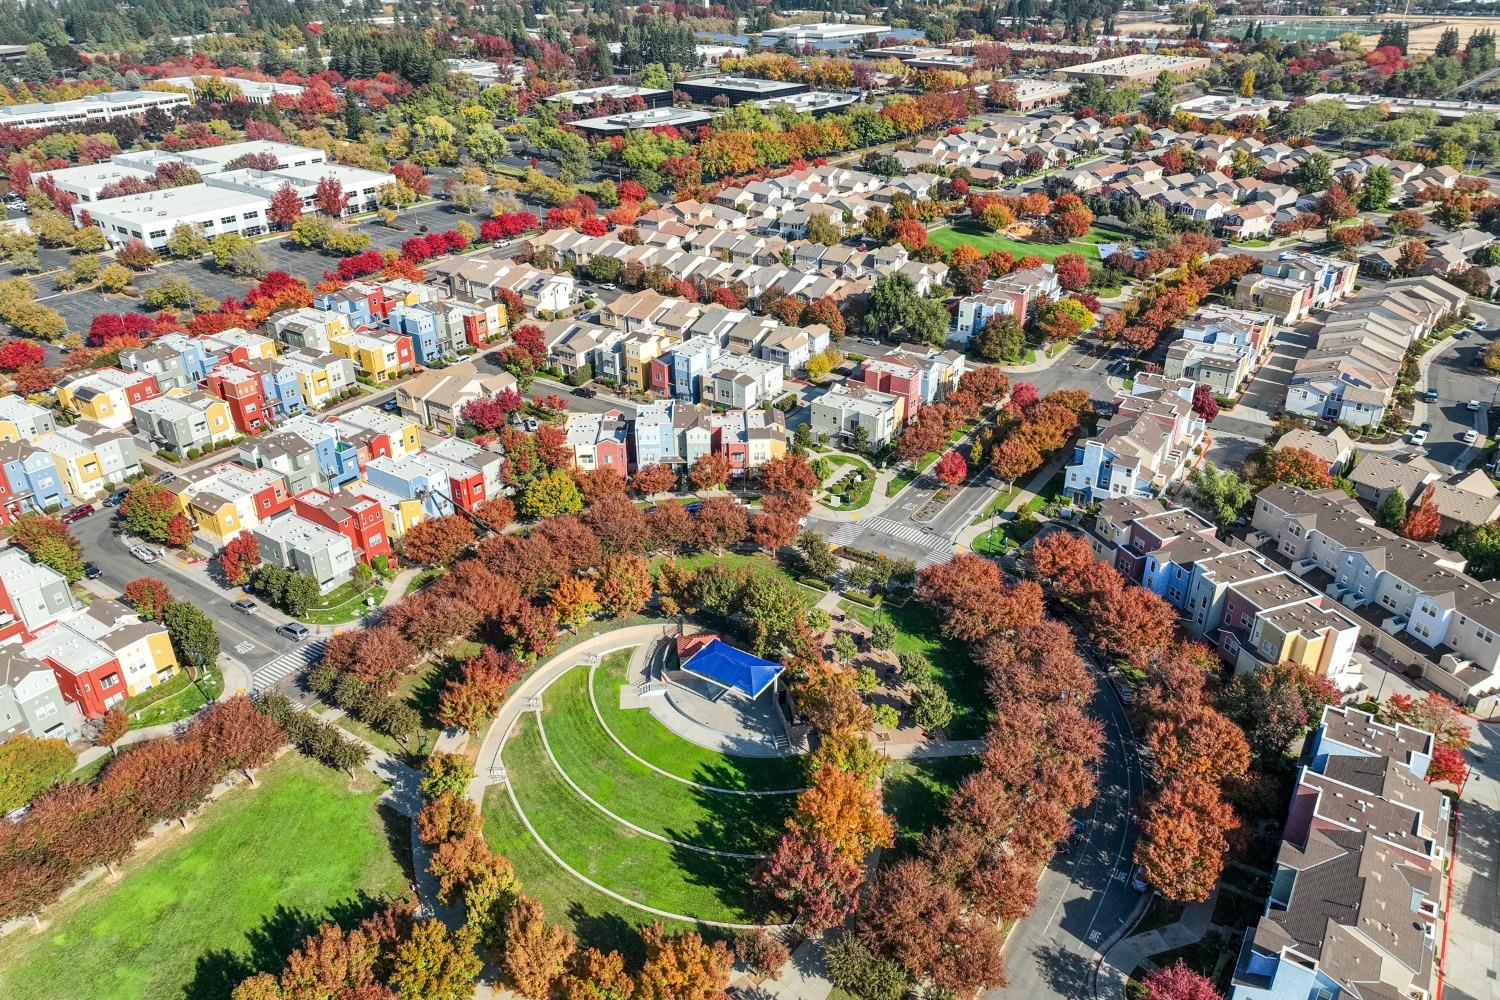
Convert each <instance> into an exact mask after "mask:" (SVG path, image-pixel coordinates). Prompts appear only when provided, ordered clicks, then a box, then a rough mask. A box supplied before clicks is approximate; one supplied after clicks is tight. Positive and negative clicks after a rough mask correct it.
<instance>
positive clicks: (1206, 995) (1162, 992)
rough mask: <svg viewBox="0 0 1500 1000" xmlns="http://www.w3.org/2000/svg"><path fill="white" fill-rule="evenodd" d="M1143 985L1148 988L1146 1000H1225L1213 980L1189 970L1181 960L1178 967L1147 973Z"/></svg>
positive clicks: (1167, 967)
mask: <svg viewBox="0 0 1500 1000" xmlns="http://www.w3.org/2000/svg"><path fill="white" fill-rule="evenodd" d="M1141 985H1142V986H1144V987H1145V988H1146V996H1145V1000H1224V998H1223V997H1222V996H1221V995H1220V994H1219V991H1218V990H1217V989H1215V988H1214V984H1213V981H1212V980H1210V979H1207V978H1205V977H1204V976H1200V975H1199V974H1198V973H1196V972H1194V971H1193V970H1192V969H1189V968H1188V967H1187V966H1186V965H1184V964H1183V961H1182V959H1180V958H1179V959H1178V960H1177V964H1176V965H1164V966H1161V967H1160V968H1156V969H1153V970H1152V971H1150V972H1148V973H1146V975H1145V976H1144V977H1143V978H1142V979H1141Z"/></svg>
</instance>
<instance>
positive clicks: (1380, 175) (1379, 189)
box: [1359, 167, 1396, 212]
mask: <svg viewBox="0 0 1500 1000" xmlns="http://www.w3.org/2000/svg"><path fill="white" fill-rule="evenodd" d="M1395 189H1396V185H1395V182H1394V181H1393V180H1392V178H1391V172H1390V170H1389V169H1387V168H1386V167H1371V168H1370V169H1369V170H1368V171H1366V172H1365V185H1364V187H1363V188H1361V189H1360V192H1359V207H1360V208H1362V209H1364V210H1365V211H1367V212H1379V211H1381V210H1383V209H1384V208H1385V207H1386V206H1387V205H1389V204H1390V203H1391V194H1392V192H1394V191H1395Z"/></svg>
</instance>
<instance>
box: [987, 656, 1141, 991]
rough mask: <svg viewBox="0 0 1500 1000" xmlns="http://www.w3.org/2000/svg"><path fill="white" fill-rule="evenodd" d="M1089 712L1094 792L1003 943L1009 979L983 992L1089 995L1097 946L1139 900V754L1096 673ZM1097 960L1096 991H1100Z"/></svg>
mask: <svg viewBox="0 0 1500 1000" xmlns="http://www.w3.org/2000/svg"><path fill="white" fill-rule="evenodd" d="M1090 714H1092V715H1093V716H1094V717H1096V718H1099V719H1102V720H1103V721H1104V726H1105V744H1106V748H1107V749H1106V753H1105V756H1104V759H1103V760H1102V761H1101V762H1100V765H1099V771H1098V786H1099V795H1098V797H1097V798H1096V799H1095V800H1094V803H1093V805H1091V806H1090V807H1089V809H1088V810H1087V812H1086V813H1085V814H1084V815H1083V816H1081V817H1078V818H1079V819H1080V820H1081V821H1082V822H1083V824H1084V826H1083V829H1082V830H1081V831H1079V832H1078V833H1076V834H1074V836H1073V839H1072V841H1071V842H1070V843H1069V844H1068V845H1066V846H1064V847H1063V848H1060V849H1059V850H1058V852H1057V853H1056V854H1055V855H1053V857H1052V862H1051V864H1049V865H1048V866H1047V871H1046V873H1045V874H1044V875H1043V876H1042V881H1041V887H1040V889H1039V891H1038V894H1037V904H1036V906H1035V907H1034V908H1033V909H1032V911H1031V916H1029V917H1027V918H1026V919H1025V920H1023V921H1022V922H1021V924H1020V926H1019V927H1017V928H1016V929H1015V931H1014V932H1013V933H1012V935H1011V938H1010V943H1009V944H1008V945H1007V947H1006V951H1005V960H1006V966H1007V968H1008V969H1009V970H1010V985H1009V986H1008V987H1006V988H1004V989H999V990H993V991H991V992H990V993H988V994H986V996H987V997H990V998H1001V997H1004V998H1013V997H1014V998H1026V1000H1042V998H1050V997H1056V998H1059V1000H1081V998H1084V997H1091V996H1094V995H1095V992H1094V975H1095V968H1096V966H1097V965H1099V957H1100V949H1101V948H1102V947H1104V946H1106V945H1107V944H1108V943H1110V941H1111V940H1112V939H1113V937H1114V936H1115V935H1116V934H1117V933H1119V932H1120V931H1122V930H1123V929H1125V927H1126V926H1127V924H1128V923H1129V921H1130V920H1131V919H1132V918H1133V916H1134V911H1135V908H1136V906H1137V904H1139V903H1140V902H1141V894H1140V893H1138V892H1136V891H1135V890H1134V889H1132V888H1131V887H1130V873H1131V870H1132V868H1133V862H1132V859H1133V857H1134V854H1135V837H1136V831H1135V824H1134V822H1133V818H1132V817H1133V813H1134V803H1135V799H1136V797H1137V796H1138V795H1139V794H1140V793H1141V787H1142V786H1141V769H1140V761H1139V759H1138V758H1137V756H1136V751H1135V738H1134V735H1133V734H1132V733H1131V732H1130V723H1129V721H1128V720H1127V719H1126V717H1125V709H1124V706H1123V705H1121V704H1120V699H1119V697H1118V696H1117V695H1116V694H1115V691H1114V688H1113V687H1112V686H1110V684H1109V683H1108V682H1107V681H1105V680H1103V678H1102V677H1101V678H1100V683H1099V691H1098V692H1097V693H1096V694H1095V695H1094V699H1093V701H1092V702H1091V703H1090ZM1113 975H1114V974H1113V973H1112V972H1111V970H1110V969H1109V967H1108V966H1107V965H1105V966H1104V967H1103V968H1101V969H1100V971H1099V977H1100V981H1099V995H1101V996H1123V991H1121V992H1120V993H1118V994H1116V993H1111V992H1109V991H1108V990H1106V988H1105V986H1106V977H1107V976H1113Z"/></svg>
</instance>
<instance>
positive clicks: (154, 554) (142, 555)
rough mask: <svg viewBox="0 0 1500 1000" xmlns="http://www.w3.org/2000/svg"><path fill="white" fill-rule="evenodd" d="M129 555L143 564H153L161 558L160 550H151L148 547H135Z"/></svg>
mask: <svg viewBox="0 0 1500 1000" xmlns="http://www.w3.org/2000/svg"><path fill="white" fill-rule="evenodd" d="M130 554H131V555H133V556H135V557H136V558H137V559H139V560H140V561H141V562H143V563H154V562H156V561H157V560H158V559H160V558H161V550H160V549H153V548H152V547H151V546H149V545H137V546H134V547H133V548H131V550H130Z"/></svg>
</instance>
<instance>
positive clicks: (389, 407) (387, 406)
mask: <svg viewBox="0 0 1500 1000" xmlns="http://www.w3.org/2000/svg"><path fill="white" fill-rule="evenodd" d="M380 408H381V409H382V410H384V411H385V412H387V413H395V412H396V411H397V410H398V409H400V407H399V406H397V405H396V400H395V398H394V397H392V398H391V399H387V400H386V401H385V402H384V403H381V404H380Z"/></svg>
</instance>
